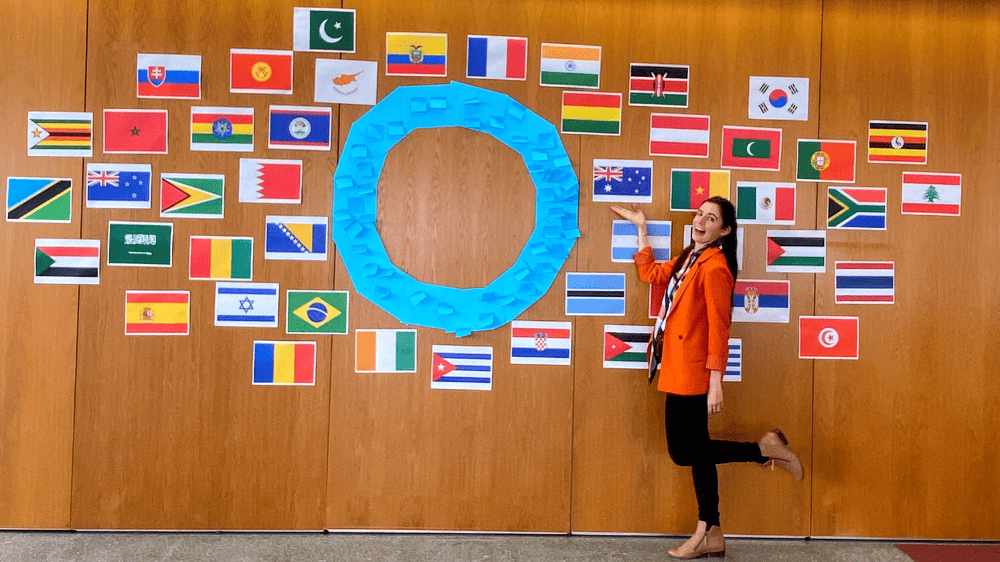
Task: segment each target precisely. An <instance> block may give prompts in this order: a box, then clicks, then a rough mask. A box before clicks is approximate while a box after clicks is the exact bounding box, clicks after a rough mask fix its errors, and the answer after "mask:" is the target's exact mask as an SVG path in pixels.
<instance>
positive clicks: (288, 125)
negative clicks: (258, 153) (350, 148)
mask: <svg viewBox="0 0 1000 562" xmlns="http://www.w3.org/2000/svg"><path fill="white" fill-rule="evenodd" d="M331 116H332V112H331V110H330V108H329V107H292V106H286V105H272V106H271V108H270V113H269V122H268V137H267V147H268V148H290V149H295V150H330V119H331Z"/></svg>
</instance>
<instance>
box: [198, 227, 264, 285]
mask: <svg viewBox="0 0 1000 562" xmlns="http://www.w3.org/2000/svg"><path fill="white" fill-rule="evenodd" d="M189 250H190V251H189V255H190V260H189V262H188V279H208V280H225V279H235V280H242V281H250V280H251V279H253V238H241V237H232V236H192V237H191V241H190V247H189Z"/></svg>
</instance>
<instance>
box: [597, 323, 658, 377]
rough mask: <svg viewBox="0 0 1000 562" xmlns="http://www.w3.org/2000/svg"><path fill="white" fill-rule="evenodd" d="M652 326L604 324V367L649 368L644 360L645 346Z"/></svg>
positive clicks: (646, 346) (647, 343)
mask: <svg viewBox="0 0 1000 562" xmlns="http://www.w3.org/2000/svg"><path fill="white" fill-rule="evenodd" d="M652 332H653V327H652V326H614V325H607V324H605V326H604V368H605V369H639V370H646V369H648V368H649V365H648V363H647V362H646V348H648V347H649V334H651V333H652Z"/></svg>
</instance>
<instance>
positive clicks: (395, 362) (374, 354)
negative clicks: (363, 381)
mask: <svg viewBox="0 0 1000 562" xmlns="http://www.w3.org/2000/svg"><path fill="white" fill-rule="evenodd" d="M354 338H355V339H354V342H355V346H354V348H355V356H354V372H356V373H415V372H417V331H416V330H356V331H355V332H354Z"/></svg>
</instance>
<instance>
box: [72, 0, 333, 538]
mask: <svg viewBox="0 0 1000 562" xmlns="http://www.w3.org/2000/svg"><path fill="white" fill-rule="evenodd" d="M293 8H294V3H293V2H290V1H272V2H257V3H254V6H253V8H252V9H247V7H245V6H243V5H242V4H239V3H236V2H226V3H218V4H217V3H203V2H198V1H195V0H189V1H181V2H173V3H162V2H153V1H140V2H134V3H120V2H113V1H96V2H91V7H90V27H89V36H90V37H91V49H90V51H89V53H88V82H87V88H88V98H87V107H88V109H90V110H93V111H94V112H95V113H97V114H100V112H101V110H102V109H104V108H136V107H138V108H166V109H167V110H168V111H169V132H170V138H169V149H170V153H169V154H167V155H152V156H149V155H147V156H142V155H138V156H124V157H122V156H115V155H102V154H101V152H100V150H95V158H94V161H111V162H150V163H152V166H153V177H154V182H158V178H159V175H160V174H161V173H163V172H184V173H224V174H225V175H226V211H225V219H222V220H206V219H175V220H174V221H173V222H174V228H175V231H174V251H173V260H174V264H173V267H172V268H170V269H158V268H130V267H108V268H105V271H104V275H103V279H102V284H101V286H100V287H99V288H96V289H95V291H94V292H93V294H92V295H91V296H90V298H87V299H84V301H83V303H82V304H81V307H82V317H83V318H85V320H84V321H83V323H82V324H81V330H80V332H81V337H80V343H79V356H80V370H79V377H78V388H77V422H76V437H75V457H74V458H75V462H74V474H73V475H74V487H73V515H72V517H73V519H72V521H73V526H74V527H77V528H160V529H164V528H165V529H319V528H322V526H323V523H322V518H323V511H324V503H325V500H326V457H327V452H326V444H327V432H328V428H329V421H328V416H329V408H328V406H327V404H328V400H329V389H330V387H329V379H328V377H327V373H326V372H325V371H324V370H322V369H320V371H319V372H318V374H317V380H316V385H315V386H310V387H278V386H252V385H251V380H252V379H251V357H252V350H253V341H254V340H316V341H317V342H318V343H317V364H318V365H320V366H325V365H328V364H329V361H330V341H329V339H324V338H309V337H306V336H286V335H285V334H284V324H285V322H284V319H283V318H282V320H280V322H279V328H273V329H262V328H216V327H215V326H214V325H213V324H214V320H213V311H214V292H215V283H214V282H211V281H189V280H188V273H187V265H188V257H189V256H188V253H189V252H188V243H189V237H190V236H191V235H193V234H215V235H241V236H253V237H254V238H255V247H254V270H253V273H254V281H255V282H277V283H279V286H280V291H281V293H280V295H281V296H282V298H281V299H280V300H281V306H280V310H279V312H280V314H282V315H283V314H284V312H285V310H284V309H285V306H284V298H283V297H284V292H285V291H286V290H287V289H315V288H328V287H330V286H331V285H332V284H333V268H332V266H331V262H332V259H333V253H332V252H331V255H330V259H329V260H328V261H327V262H287V261H272V260H267V261H265V260H264V259H263V251H264V241H263V234H264V223H265V216H266V215H268V214H277V215H286V214H293V215H294V214H301V215H320V216H325V215H328V214H329V212H330V203H331V192H330V188H329V186H330V178H331V177H332V174H333V169H334V166H335V162H336V154H335V153H333V152H302V151H287V150H268V149H267V148H266V146H267V140H266V139H267V116H268V105H269V104H280V105H313V102H312V100H313V82H312V74H313V67H312V64H313V63H312V60H311V59H310V58H309V57H298V58H297V60H296V65H295V84H294V92H295V93H294V94H292V95H285V96H281V95H252V94H238V95H237V94H230V93H229V50H230V49H231V48H268V49H291V45H292V13H293ZM138 52H145V53H189V54H200V55H201V56H202V73H203V80H202V81H203V91H202V98H201V100H200V101H188V100H155V99H142V100H137V99H136V97H135V65H136V54H137V53H138ZM194 105H202V106H222V107H253V108H254V109H255V122H256V138H255V142H256V144H255V148H256V150H255V151H254V153H253V156H254V157H263V158H291V159H302V160H303V163H304V164H303V165H304V173H303V201H302V204H301V205H299V206H295V205H257V204H241V203H239V202H238V195H237V192H238V183H239V182H238V178H239V173H238V170H239V158H240V157H241V156H243V157H247V156H250V155H249V154H246V153H244V154H241V153H224V152H201V153H198V152H192V151H191V150H190V132H189V131H190V111H191V110H190V108H191V106H194ZM335 123H336V122H335ZM335 126H336V125H335ZM100 130H101V126H100V125H99V126H98V132H99V134H100ZM335 142H336V140H335ZM155 185H158V183H156V184H155ZM156 191H157V193H158V190H156ZM158 203H159V197H158V195H155V194H154V196H153V209H151V210H148V211H146V210H137V211H121V210H95V209H88V210H87V212H86V214H85V216H84V221H83V231H84V236H85V237H100V238H102V239H105V238H106V237H107V229H108V226H107V225H108V221H109V220H142V221H156V222H161V221H163V222H165V221H167V220H168V219H160V218H159V213H158V211H157V209H158V207H157V205H158ZM128 289H178V290H189V291H191V319H192V321H191V335H189V336H187V337H154V336H150V337H131V336H130V337H126V336H124V325H123V315H122V310H123V306H124V304H123V302H124V295H125V291H126V290H128Z"/></svg>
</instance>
